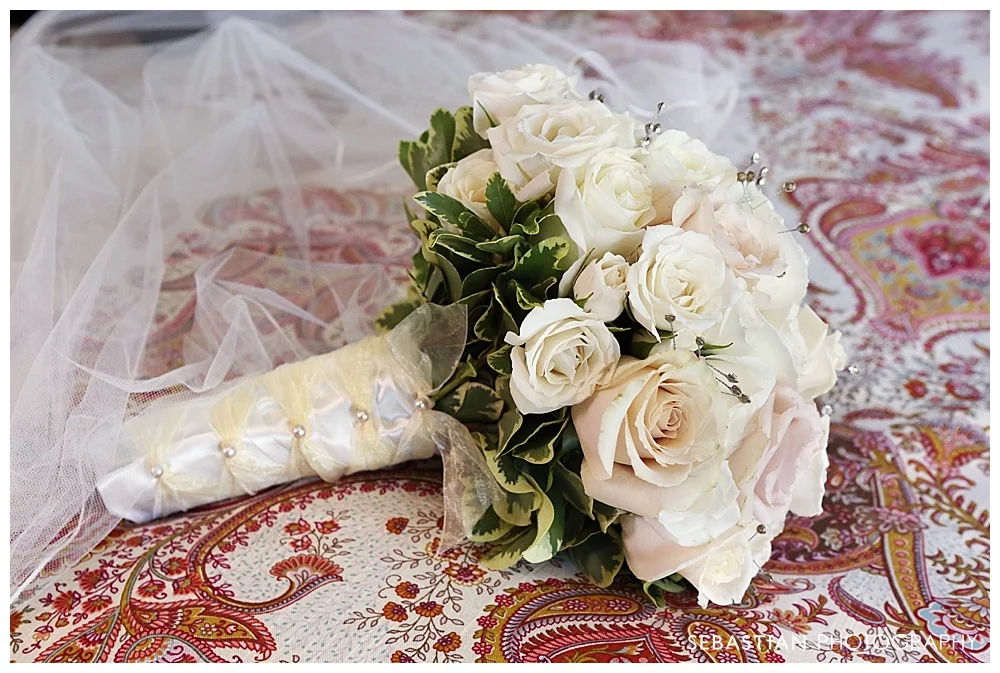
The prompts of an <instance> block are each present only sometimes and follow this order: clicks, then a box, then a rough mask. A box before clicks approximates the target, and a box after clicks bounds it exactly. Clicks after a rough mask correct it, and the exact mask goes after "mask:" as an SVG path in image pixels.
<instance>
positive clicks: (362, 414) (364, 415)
mask: <svg viewBox="0 0 1000 673" xmlns="http://www.w3.org/2000/svg"><path fill="white" fill-rule="evenodd" d="M354 418H355V420H357V422H358V423H364V422H365V421H367V420H368V412H367V411H365V410H364V409H358V410H357V411H355V412H354Z"/></svg>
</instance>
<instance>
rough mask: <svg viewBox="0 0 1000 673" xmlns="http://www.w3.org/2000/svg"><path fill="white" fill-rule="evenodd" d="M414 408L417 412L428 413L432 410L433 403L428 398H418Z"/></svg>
mask: <svg viewBox="0 0 1000 673" xmlns="http://www.w3.org/2000/svg"><path fill="white" fill-rule="evenodd" d="M413 406H414V407H416V408H417V411H427V410H428V409H430V408H431V401H430V400H429V399H427V398H426V397H418V398H417V401H416V402H414V403H413Z"/></svg>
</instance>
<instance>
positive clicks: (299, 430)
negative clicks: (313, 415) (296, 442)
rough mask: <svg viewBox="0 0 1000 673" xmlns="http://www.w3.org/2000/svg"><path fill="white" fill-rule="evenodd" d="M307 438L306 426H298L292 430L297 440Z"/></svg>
mask: <svg viewBox="0 0 1000 673" xmlns="http://www.w3.org/2000/svg"><path fill="white" fill-rule="evenodd" d="M305 436H306V427H305V426H304V425H296V426H295V427H293V428H292V437H294V438H295V439H302V438H303V437H305Z"/></svg>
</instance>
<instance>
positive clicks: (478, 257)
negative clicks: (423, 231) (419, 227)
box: [429, 229, 490, 267]
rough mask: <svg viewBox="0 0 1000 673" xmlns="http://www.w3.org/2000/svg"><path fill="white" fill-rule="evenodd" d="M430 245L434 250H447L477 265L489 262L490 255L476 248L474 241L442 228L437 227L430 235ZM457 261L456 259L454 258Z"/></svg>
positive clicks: (438, 251)
mask: <svg viewBox="0 0 1000 673" xmlns="http://www.w3.org/2000/svg"><path fill="white" fill-rule="evenodd" d="M429 244H430V247H431V249H432V250H434V252H437V253H441V252H443V250H447V251H448V252H450V253H451V254H453V255H457V256H458V257H461V258H462V259H464V260H468V261H470V262H472V263H473V264H475V265H477V266H478V267H482V265H484V264H489V263H490V256H489V254H488V253H485V252H483V251H482V250H479V249H478V248H476V242H475V241H473V240H472V239H469V238H465V237H464V236H460V235H458V234H453V233H451V232H449V231H445V230H444V229H438V230H437V231H435V232H434V233H433V234H431V236H430V241H429ZM455 261H457V260H455Z"/></svg>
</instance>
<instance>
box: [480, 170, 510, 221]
mask: <svg viewBox="0 0 1000 673" xmlns="http://www.w3.org/2000/svg"><path fill="white" fill-rule="evenodd" d="M486 207H487V208H488V209H489V211H490V215H492V216H493V219H495V220H496V221H497V222H498V223H500V226H501V227H503V230H504V231H507V230H508V229H510V226H511V225H512V224H514V214H515V212H516V211H517V199H515V198H514V192H512V191H511V190H510V186H509V185H508V184H507V181H506V180H504V179H503V177H502V176H501V175H500V174H499V173H494V174H493V175H492V176H490V179H489V181H488V182H487V183H486Z"/></svg>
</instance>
